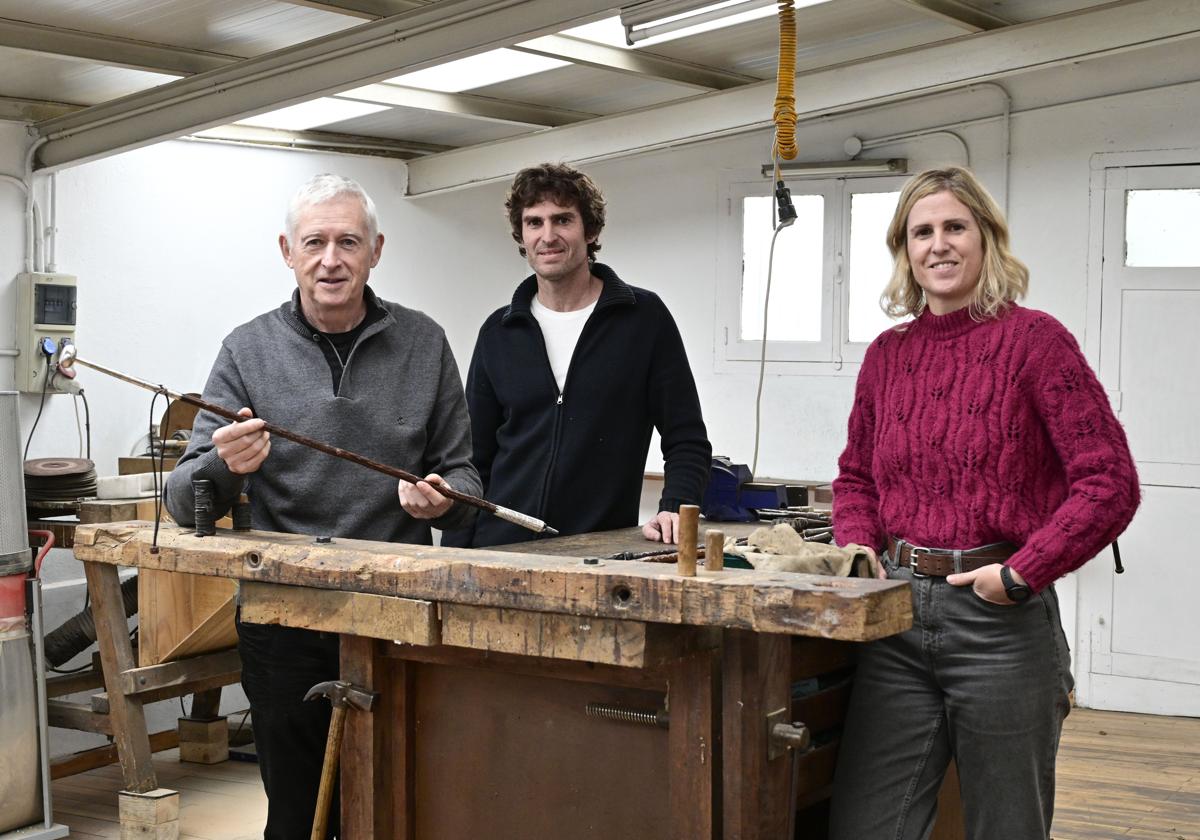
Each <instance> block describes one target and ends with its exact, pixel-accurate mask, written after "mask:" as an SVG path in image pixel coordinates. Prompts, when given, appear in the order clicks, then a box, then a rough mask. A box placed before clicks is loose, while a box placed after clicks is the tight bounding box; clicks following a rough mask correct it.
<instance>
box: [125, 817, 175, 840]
mask: <svg viewBox="0 0 1200 840" xmlns="http://www.w3.org/2000/svg"><path fill="white" fill-rule="evenodd" d="M121 840H179V820H175V821H174V822H169V823H162V824H160V825H122V826H121Z"/></svg>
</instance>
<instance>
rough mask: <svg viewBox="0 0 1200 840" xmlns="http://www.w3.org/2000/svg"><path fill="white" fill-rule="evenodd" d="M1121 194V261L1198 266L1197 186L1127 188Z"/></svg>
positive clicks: (1199, 194)
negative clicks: (1123, 250) (1122, 207)
mask: <svg viewBox="0 0 1200 840" xmlns="http://www.w3.org/2000/svg"><path fill="white" fill-rule="evenodd" d="M1125 196H1126V199H1125V265H1132V266H1163V267H1181V266H1200V237H1198V236H1197V235H1196V234H1197V231H1200V190H1129V191H1127V192H1126V193H1125Z"/></svg>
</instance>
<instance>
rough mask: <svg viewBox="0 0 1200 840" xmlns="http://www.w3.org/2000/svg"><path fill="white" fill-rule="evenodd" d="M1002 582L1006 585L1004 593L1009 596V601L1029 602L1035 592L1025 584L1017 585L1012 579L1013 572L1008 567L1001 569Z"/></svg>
mask: <svg viewBox="0 0 1200 840" xmlns="http://www.w3.org/2000/svg"><path fill="white" fill-rule="evenodd" d="M1000 581H1001V582H1002V583H1003V584H1004V593H1005V594H1006V595H1008V600H1010V601H1014V602H1016V603H1021V602H1022V601H1025V600H1028V598H1029V596H1030V595H1032V594H1033V590H1032V589H1030V588H1029V587H1028V586H1026V585H1025V584H1023V583H1017V582H1016V581H1015V580H1013V578H1012V572H1011V571H1010V570H1009V568H1008V566H1001V567H1000Z"/></svg>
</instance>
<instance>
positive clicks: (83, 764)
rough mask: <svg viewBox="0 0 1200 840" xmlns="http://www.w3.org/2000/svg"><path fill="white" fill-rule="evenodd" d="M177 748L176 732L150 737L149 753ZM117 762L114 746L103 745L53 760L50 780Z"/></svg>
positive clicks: (177, 738)
mask: <svg viewBox="0 0 1200 840" xmlns="http://www.w3.org/2000/svg"><path fill="white" fill-rule="evenodd" d="M177 746H179V732H178V730H175V729H168V730H165V731H163V732H155V733H154V734H153V735H151V736H150V750H151V752H162V751H163V750H171V749H174V748H175V747H177ZM117 761H118V757H117V746H116V744H105V745H104V746H103V747H96V748H95V749H91V750H84V751H83V752H77V753H73V754H72V755H68V756H63V757H61V758H56V759H54V760H53V761H52V762H51V763H50V778H51V779H62V778H65V777H67V776H74V775H76V774H77V773H86V772H87V771H88V770H95V769H96V768H97V767H105V766H107V765H109V764H115V763H116V762H117ZM55 798H57V794H55Z"/></svg>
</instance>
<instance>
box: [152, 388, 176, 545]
mask: <svg viewBox="0 0 1200 840" xmlns="http://www.w3.org/2000/svg"><path fill="white" fill-rule="evenodd" d="M162 393H163V392H162V391H155V392H154V396H153V397H151V398H150V472H151V474H152V475H153V479H152V480H153V482H154V536H153V538H152V539H151V540H150V553H151V554H158V526H159V524H161V522H162V508H163V499H162V494H163V487H164V484H165V480H164V478H163V474H164V472H165V470H166V458H167V445H166V441H162V442H161V443H160V444H159V447H158V462H157V463H155V461H154V432H155V429H154V406H155V404H156V403H157V402H158V397H159V394H162ZM164 396H165V394H164ZM170 407H171V403H170V401H169V400H168V402H167V408H170Z"/></svg>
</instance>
